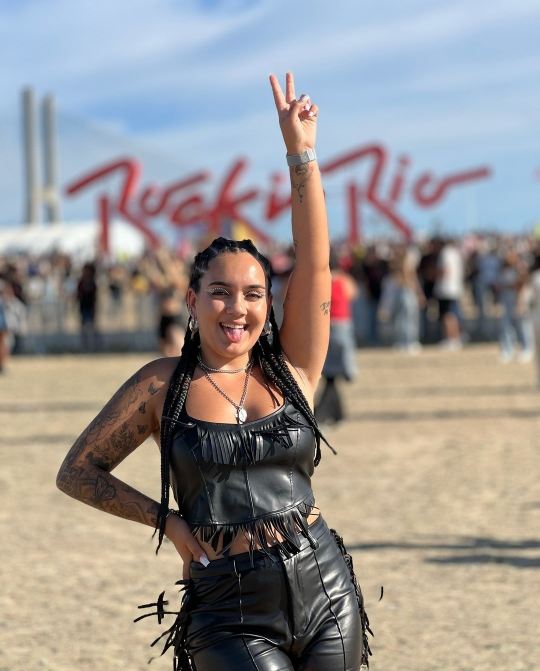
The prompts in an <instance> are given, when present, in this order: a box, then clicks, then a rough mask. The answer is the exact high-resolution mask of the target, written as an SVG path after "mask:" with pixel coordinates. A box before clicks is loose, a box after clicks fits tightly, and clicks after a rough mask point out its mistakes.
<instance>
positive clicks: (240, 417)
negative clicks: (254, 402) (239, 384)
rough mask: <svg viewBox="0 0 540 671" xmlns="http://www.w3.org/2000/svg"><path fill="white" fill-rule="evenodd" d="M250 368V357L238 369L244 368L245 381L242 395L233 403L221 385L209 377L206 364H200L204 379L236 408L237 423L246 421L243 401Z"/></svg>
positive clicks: (251, 365)
mask: <svg viewBox="0 0 540 671" xmlns="http://www.w3.org/2000/svg"><path fill="white" fill-rule="evenodd" d="M200 362H201V360H200V359H199V363H200ZM252 368H253V359H251V360H250V361H249V363H248V365H247V366H246V368H245V369H244V368H241V369H240V371H242V370H245V371H246V379H245V382H244V389H243V390H242V397H241V398H240V403H235V402H234V401H233V400H232V398H230V397H229V396H228V395H227V394H226V393H225V392H224V391H223V389H221V387H220V386H219V385H218V384H217V383H216V382H215V380H213V379H212V378H211V377H210V373H209V372H208V370H207V366H205V365H203V366H201V369H202V372H203V373H204V376H205V377H206V379H207V380H208V382H210V384H211V385H212V387H214V389H215V390H216V391H217V392H219V393H220V394H221V395H222V396H223V398H224V399H226V400H227V401H229V403H230V404H231V405H232V406H234V407H235V408H236V421H237V423H238V424H243V423H244V422H245V421H246V419H247V412H246V409H245V408H244V403H245V400H246V396H247V390H248V384H249V376H250V375H251V369H252ZM240 371H238V372H240ZM216 372H217V371H216ZM228 372H229V371H228Z"/></svg>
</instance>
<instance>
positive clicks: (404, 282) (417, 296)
mask: <svg viewBox="0 0 540 671" xmlns="http://www.w3.org/2000/svg"><path fill="white" fill-rule="evenodd" d="M417 266H418V251H417V249H416V248H414V247H406V248H399V249H397V250H396V252H395V256H394V258H393V259H392V262H391V264H390V268H391V273H390V275H389V276H388V278H387V279H386V281H385V283H384V287H383V294H382V298H381V308H380V312H379V314H380V318H381V320H383V321H391V322H392V327H393V332H394V346H395V347H396V348H397V349H399V350H401V351H402V352H406V353H407V354H418V353H419V352H420V350H421V345H420V306H421V305H423V304H424V303H425V297H424V293H423V291H422V288H421V286H420V282H419V280H418V274H417Z"/></svg>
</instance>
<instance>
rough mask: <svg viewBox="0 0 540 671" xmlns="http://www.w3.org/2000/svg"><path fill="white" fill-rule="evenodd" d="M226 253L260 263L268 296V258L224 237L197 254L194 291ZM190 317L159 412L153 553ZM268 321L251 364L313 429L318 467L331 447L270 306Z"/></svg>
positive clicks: (164, 506)
mask: <svg viewBox="0 0 540 671" xmlns="http://www.w3.org/2000/svg"><path fill="white" fill-rule="evenodd" d="M226 252H229V253H233V254H238V253H240V252H248V253H249V254H251V255H252V256H253V257H254V258H255V259H256V260H257V261H258V262H259V263H260V264H261V266H262V268H263V270H264V274H265V276H266V283H267V292H268V294H269V295H270V291H271V287H272V277H271V276H272V266H271V265H270V261H269V260H268V259H267V258H266V257H265V256H264V255H263V254H261V253H260V252H259V251H258V249H257V248H256V247H255V245H254V244H253V242H251V240H228V239H227V238H216V239H215V240H214V241H213V242H212V243H211V244H210V245H209V246H208V247H207V248H206V249H204V250H203V251H202V252H200V253H199V254H197V256H196V257H195V259H194V262H193V266H192V268H191V273H190V278H189V286H190V288H191V289H193V290H194V291H195V292H198V291H199V289H200V280H201V278H202V276H203V275H204V273H205V272H206V271H207V270H208V265H209V263H210V261H212V259H214V258H215V257H216V256H219V255H220V254H224V253H226ZM192 324H193V322H192V319H191V317H190V320H189V322H188V328H187V331H186V336H185V339H184V345H183V347H182V352H181V354H180V360H179V362H178V365H177V366H176V369H175V370H174V372H173V374H172V377H171V380H170V383H169V389H168V391H167V395H166V397H165V403H164V405H163V415H162V421H161V502H160V506H159V511H158V516H157V521H156V528H155V531H154V535H155V533H156V532H159V534H158V546H157V548H156V554H157V553H158V551H159V548H160V547H161V543H162V541H163V536H164V534H165V522H166V517H167V513H168V510H169V490H170V473H169V454H170V449H171V444H172V440H171V439H172V435H173V432H174V426H175V424H176V422H177V421H178V417H179V416H180V413H181V411H182V408H183V406H184V404H185V402H186V398H187V394H188V390H189V385H190V383H191V379H192V377H193V373H194V371H195V367H196V365H197V353H198V351H199V348H200V344H201V341H200V337H199V334H198V333H197V332H194V330H193V328H192ZM270 324H271V326H272V332H271V333H270V334H268V335H263V334H261V336H260V337H259V339H258V341H257V343H256V344H255V347H254V348H253V356H254V360H255V363H256V364H257V365H259V366H260V368H261V371H262V372H263V375H264V376H265V377H266V378H267V379H268V380H270V381H271V382H272V383H273V384H274V385H275V386H276V387H277V388H278V389H279V390H280V392H281V393H282V394H283V397H284V398H285V399H287V400H289V401H290V402H291V403H292V404H293V405H294V407H295V408H296V409H297V410H299V411H300V412H301V413H302V414H303V415H304V416H305V418H306V419H307V421H308V423H309V425H310V427H311V428H312V430H313V433H314V436H315V443H316V453H315V460H314V463H315V466H318V464H319V462H320V460H321V440H323V441H324V442H325V443H326V445H328V447H329V448H330V449H331V450H332V452H334V453H335V450H334V449H333V448H332V447H331V445H330V444H329V443H328V441H327V440H326V438H325V437H324V436H323V434H322V433H321V431H320V429H319V427H318V425H317V420H316V419H315V416H314V414H313V411H312V410H311V408H310V407H309V403H308V402H307V399H306V397H305V396H304V394H303V392H302V390H301V389H300V387H299V386H298V383H297V382H296V380H295V379H294V377H293V375H292V374H291V371H290V370H289V367H288V365H287V363H286V361H285V356H284V354H283V350H282V349H281V342H280V340H279V330H278V326H277V323H276V319H275V316H274V309H273V308H272V309H271V310H270Z"/></svg>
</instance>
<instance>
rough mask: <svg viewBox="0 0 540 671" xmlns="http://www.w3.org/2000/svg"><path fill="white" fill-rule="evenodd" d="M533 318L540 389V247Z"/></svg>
mask: <svg viewBox="0 0 540 671" xmlns="http://www.w3.org/2000/svg"><path fill="white" fill-rule="evenodd" d="M531 293H532V295H531V320H532V325H533V329H534V345H535V353H536V384H537V385H538V388H539V389H540V248H539V249H538V250H537V252H536V255H535V257H534V261H533V264H532V268H531Z"/></svg>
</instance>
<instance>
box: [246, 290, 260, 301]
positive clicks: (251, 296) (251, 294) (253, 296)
mask: <svg viewBox="0 0 540 671" xmlns="http://www.w3.org/2000/svg"><path fill="white" fill-rule="evenodd" d="M246 298H247V299H248V300H251V301H258V300H260V299H261V298H264V294H263V293H261V292H260V291H248V293H247V294H246Z"/></svg>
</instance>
